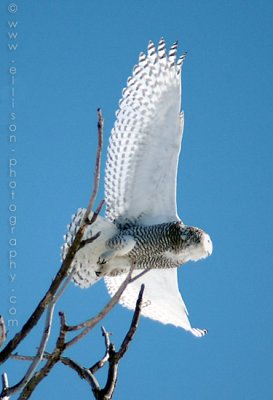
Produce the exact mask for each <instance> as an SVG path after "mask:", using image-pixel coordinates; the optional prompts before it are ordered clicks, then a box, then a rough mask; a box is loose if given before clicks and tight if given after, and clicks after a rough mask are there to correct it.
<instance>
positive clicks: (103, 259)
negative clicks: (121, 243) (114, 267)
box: [97, 257, 107, 265]
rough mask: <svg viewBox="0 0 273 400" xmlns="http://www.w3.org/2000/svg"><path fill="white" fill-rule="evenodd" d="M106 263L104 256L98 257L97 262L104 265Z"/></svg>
mask: <svg viewBox="0 0 273 400" xmlns="http://www.w3.org/2000/svg"><path fill="white" fill-rule="evenodd" d="M106 263H107V260H106V259H105V258H102V257H99V259H98V261H97V264H99V265H104V264H106Z"/></svg>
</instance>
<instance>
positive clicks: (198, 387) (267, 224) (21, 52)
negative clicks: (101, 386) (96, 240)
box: [0, 0, 273, 400]
mask: <svg viewBox="0 0 273 400" xmlns="http://www.w3.org/2000/svg"><path fill="white" fill-rule="evenodd" d="M10 3H11V2H10ZM10 3H9V2H8V1H2V2H1V5H0V8H1V13H0V15H1V16H0V29H1V41H0V47H1V54H2V57H1V60H0V68H1V73H0V84H1V117H0V118H1V120H0V123H1V137H0V138H1V146H0V152H1V155H0V171H1V172H0V179H1V187H2V188H4V190H2V192H1V193H2V195H1V196H2V201H1V204H0V216H1V221H2V230H1V231H2V234H1V238H0V246H1V253H0V257H1V258H0V262H1V269H0V274H1V280H0V287H1V294H2V295H1V314H3V315H4V317H5V318H6V319H8V318H10V316H11V314H10V313H16V318H17V319H18V321H19V324H20V326H21V325H22V324H23V323H24V321H25V319H26V318H27V317H28V316H29V314H30V312H31V311H32V310H33V308H34V305H36V303H37V301H38V300H39V299H40V298H41V296H42V295H43V293H44V292H45V290H46V289H47V287H48V286H49V284H50V282H51V280H52V278H53V277H54V275H55V273H56V272H57V270H58V268H59V265H60V261H59V258H60V255H59V253H60V250H59V249H60V246H61V244H62V236H63V234H64V233H65V230H66V225H67V224H68V223H69V221H70V217H71V215H72V214H73V212H74V211H75V210H76V209H77V208H78V207H81V206H83V207H84V206H85V205H86V204H87V201H88V198H89V194H90V190H91V187H92V178H93V165H94V156H95V150H96V109H97V107H101V108H102V110H103V114H104V117H105V145H106V144H107V140H108V137H109V134H110V131H111V127H112V125H113V122H114V113H115V111H116V109H117V106H118V100H119V98H120V96H121V90H122V88H123V87H124V86H125V83H126V79H127V77H128V76H129V75H130V73H131V70H132V67H133V65H134V64H135V63H136V62H137V59H138V54H139V53H140V51H145V50H146V47H147V44H148V41H149V39H152V40H154V41H155V42H158V40H159V39H160V37H161V36H164V38H165V39H166V42H167V44H168V46H170V45H171V44H172V42H174V41H175V40H179V43H180V52H181V53H182V52H183V51H185V50H186V51H188V55H187V59H186V61H185V64H184V67H183V109H184V111H185V131H184V139H183V148H182V154H181V159H180V165H179V176H178V209H179V214H180V216H181V218H182V219H183V220H184V222H185V223H187V224H190V225H195V226H200V227H202V228H204V229H205V230H206V231H207V232H209V233H210V235H211V237H212V239H213V243H214V253H213V255H212V257H210V258H209V259H207V260H205V261H202V262H200V263H197V264H188V265H186V266H184V267H183V268H182V269H180V271H179V283H180V288H181V291H182V294H183V297H184V299H185V302H186V304H187V307H188V309H189V312H190V320H191V322H192V324H193V326H200V327H206V328H208V329H209V334H208V335H207V336H206V337H205V338H203V339H200V340H198V339H196V338H194V337H192V336H191V335H190V334H187V333H186V332H184V331H182V330H180V329H176V328H173V327H171V326H162V325H160V324H158V323H156V322H153V321H149V320H147V319H144V318H143V319H142V320H141V323H140V326H139V329H138V332H137V334H136V337H135V340H134V342H133V343H132V346H131V347H130V349H129V352H128V354H127V355H126V357H125V358H124V360H122V362H121V365H120V370H119V380H118V385H117V389H116V395H115V397H114V398H116V399H119V400H125V399H130V400H136V399H140V398H142V399H160V400H167V399H170V398H173V399H180V398H181V399H191V400H195V399H199V398H200V397H202V398H203V399H205V400H206V399H208V400H214V399H219V398H221V399H222V400H227V399H248V400H250V399H251V400H254V399H255V400H256V399H257V400H258V399H266V400H267V399H271V398H272V396H273V384H272V371H273V368H272V336H273V307H272V280H273V272H272V256H273V254H272V253H273V252H272V229H271V227H272V201H273V198H272V197H273V196H272V194H273V193H272V192H273V190H272V144H273V98H272V97H273V96H272V85H273V52H272V48H273V28H272V18H273V3H272V2H271V1H266V0H264V1H258V0H255V1H251V2H247V1H242V0H240V1H212V0H208V1H206V2H203V1H183V0H181V1H176V0H173V1H169V2H162V1H138V2H132V1H128V2H125V1H121V0H116V1H115V2H106V1H101V2H100V3H99V2H95V1H87V0H84V1H80V2H78V1H75V0H66V1H64V0H62V1H53V0H49V1H47V2H43V1H41V0H36V1H34V0H28V1H27V2H23V1H22V0H18V1H16V2H14V3H15V4H16V5H17V6H18V10H17V12H16V13H14V14H12V13H10V12H9V11H8V5H9V4H10ZM11 20H13V21H17V23H18V25H17V26H16V28H14V29H10V28H9V26H8V21H11ZM11 31H13V32H17V34H18V36H17V37H16V38H15V39H10V38H9V36H8V32H11ZM9 43H10V44H11V43H14V44H16V43H17V45H18V47H17V49H16V50H15V51H12V50H10V49H9V48H8V44H9ZM12 60H14V63H13V64H12ZM14 65H15V66H16V74H15V81H14V82H13V84H14V89H15V92H14V93H13V97H14V98H15V110H14V111H15V112H16V119H15V120H13V121H11V116H10V113H11V111H12V110H11V98H12V92H11V90H12V81H11V74H10V72H9V68H10V67H11V66H14ZM12 123H14V125H16V137H17V142H16V146H14V147H13V146H10V145H9V144H8V137H9V126H10V124H12ZM12 148H14V151H12ZM104 150H106V149H104ZM104 155H105V151H104ZM10 159H16V161H17V164H16V167H15V169H16V191H15V198H14V199H13V201H12V200H11V189H10V187H9V183H10V181H11V178H10V177H9V168H8V163H9V160H10ZM104 160H105V157H104ZM99 197H100V198H102V197H103V188H102V187H101V190H100V194H99ZM11 203H12V204H16V212H15V214H16V226H15V230H14V232H13V234H12V233H11V229H10V225H9V223H8V218H9V217H10V216H11V215H13V214H12V212H11V211H9V206H10V204H11ZM15 237H16V251H17V257H16V271H15V273H16V278H15V279H14V282H11V281H10V277H9V273H10V271H9V259H8V254H9V250H10V249H11V246H10V245H9V244H8V242H9V240H10V239H11V238H15ZM11 295H13V296H16V303H13V304H11V302H10V296H11ZM12 300H13V301H15V298H13V299H12ZM107 300H108V296H107V293H106V290H105V288H104V287H103V285H102V284H100V283H99V284H98V285H97V286H94V287H93V288H91V289H90V290H86V291H82V290H80V289H78V288H76V287H74V286H73V285H71V287H70V288H69V289H68V290H67V292H66V293H65V295H64V297H63V298H62V300H61V302H60V304H58V306H57V310H63V311H65V312H66V315H67V318H68V321H69V322H71V323H74V322H77V321H79V320H82V319H84V318H85V317H88V316H90V315H93V314H94V313H95V312H96V311H98V310H99V309H100V308H101V307H102V305H103V304H105V302H106V301H107ZM12 307H13V309H12V310H11V308H12ZM131 316H132V314H131V313H130V312H129V311H127V310H124V309H122V308H121V307H119V306H118V307H116V309H115V310H114V311H113V313H112V314H111V315H109V316H108V317H107V318H106V320H105V321H104V325H105V327H106V328H107V329H108V330H109V331H111V332H112V333H113V335H112V339H113V341H114V342H115V343H116V345H119V344H120V342H121V340H122V338H123V336H124V334H125V332H126V330H127V328H128V325H129V323H130V318H131ZM57 326H58V324H57V322H56V328H57ZM41 329H42V326H39V327H38V329H37V331H36V332H35V333H33V334H32V335H31V338H30V340H29V341H28V342H25V343H23V344H22V346H21V347H20V348H19V351H20V352H22V353H27V352H29V351H31V349H34V348H35V347H36V346H37V344H38V340H39V335H40V331H41ZM15 332H16V329H15V328H14V327H13V328H12V327H10V329H9V337H11V336H12V335H13V334H15ZM54 332H56V330H55V326H54ZM53 345H54V338H53V339H52V341H51V343H50V347H52V346H53ZM103 351H104V348H103V341H102V337H101V333H100V329H99V327H97V329H95V330H94V331H93V332H92V333H91V334H90V335H89V336H88V338H86V340H85V341H84V342H82V343H80V344H79V345H78V346H77V348H74V349H72V350H71V352H69V353H68V354H70V355H71V356H73V357H74V358H75V359H76V360H77V361H79V362H80V363H82V364H84V365H86V366H88V365H91V364H92V363H93V362H95V361H96V360H97V358H98V357H99V356H100V355H101V354H102V353H103ZM25 367H26V365H24V364H22V363H19V362H18V363H16V364H14V363H13V364H12V365H11V364H9V365H8V372H9V376H10V382H11V383H15V382H16V379H17V378H19V376H20V373H21V372H22V370H23V368H25ZM11 371H12V372H11ZM100 378H101V379H103V374H102V375H100ZM68 380H69V384H70V386H69V392H67V390H68V389H67V385H66V384H65V382H67V381H68ZM64 395H65V396H66V398H67V399H74V398H90V394H89V388H88V386H87V384H86V383H85V382H83V381H80V380H79V379H78V377H77V376H76V375H75V374H74V372H72V371H70V370H68V369H65V368H64V367H62V366H60V367H57V368H56V369H55V370H54V371H53V373H52V374H51V375H50V376H49V377H48V378H47V379H46V380H45V381H44V382H43V383H42V384H41V386H40V387H39V389H38V390H37V392H35V394H34V395H33V397H32V398H33V399H34V400H38V399H39V400H40V399H42V398H49V397H50V398H51V399H53V400H55V399H59V398H62V397H63V396H64Z"/></svg>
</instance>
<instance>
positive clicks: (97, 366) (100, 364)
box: [89, 326, 110, 374]
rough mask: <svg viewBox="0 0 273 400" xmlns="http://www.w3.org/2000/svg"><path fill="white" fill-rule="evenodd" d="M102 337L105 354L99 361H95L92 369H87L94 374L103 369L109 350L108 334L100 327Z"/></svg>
mask: <svg viewBox="0 0 273 400" xmlns="http://www.w3.org/2000/svg"><path fill="white" fill-rule="evenodd" d="M101 330H102V336H104V343H105V354H104V356H103V357H102V359H101V360H99V361H97V362H96V363H95V364H94V365H92V367H90V368H89V371H91V372H92V374H94V373H95V372H97V371H98V370H99V369H100V368H102V367H104V365H105V364H106V363H107V361H108V360H109V348H110V333H109V332H107V331H106V329H105V328H104V327H103V326H102V328H101Z"/></svg>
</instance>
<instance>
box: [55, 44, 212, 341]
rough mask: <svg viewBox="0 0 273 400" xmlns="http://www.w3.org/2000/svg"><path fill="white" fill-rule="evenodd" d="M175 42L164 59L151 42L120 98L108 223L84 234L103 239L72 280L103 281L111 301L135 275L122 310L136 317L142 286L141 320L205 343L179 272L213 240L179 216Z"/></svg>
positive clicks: (82, 253) (81, 259) (81, 254)
mask: <svg viewBox="0 0 273 400" xmlns="http://www.w3.org/2000/svg"><path fill="white" fill-rule="evenodd" d="M176 52H177V42H176V43H174V44H173V45H172V47H171V48H170V51H169V53H168V54H167V52H166V47H165V41H164V39H161V40H160V42H159V45H158V49H157V50H156V48H155V46H154V44H153V43H152V42H149V45H148V54H147V56H146V55H144V54H143V53H141V54H140V57H139V63H138V64H137V65H136V66H135V67H134V70H133V74H132V77H130V78H129V79H128V81H127V87H126V88H125V89H124V90H123V95H122V99H121V100H120V103H119V110H118V112H117V114H116V117H117V118H116V122H115V125H114V128H113V129H112V133H111V137H110V142H109V146H108V153H107V162H106V171H105V202H106V217H105V218H102V217H98V219H97V220H96V222H95V224H94V225H91V226H90V228H87V230H86V231H85V234H84V237H83V240H85V239H88V238H90V237H91V236H92V235H94V234H96V233H97V232H101V234H100V236H99V238H98V239H97V240H96V241H94V242H93V243H90V244H86V245H85V246H83V247H82V248H81V249H80V250H79V251H78V252H77V254H76V256H75V259H74V262H73V266H74V267H75V274H74V276H73V279H74V281H75V283H76V284H78V285H79V286H80V287H83V288H84V287H89V286H90V285H92V284H93V283H95V282H96V281H98V280H99V279H101V278H102V277H103V278H104V280H105V283H106V287H107V289H108V291H109V293H110V295H111V296H113V295H114V294H115V292H116V291H117V290H118V288H119V286H120V285H121V283H122V282H123V280H124V279H125V276H126V275H125V274H126V273H127V272H128V270H129V268H130V266H131V265H132V263H133V264H134V265H135V270H134V272H133V275H134V276H135V275H137V274H139V273H140V272H141V271H144V270H147V269H148V272H147V273H146V274H144V275H143V276H142V277H141V278H139V279H137V280H135V281H134V282H132V283H130V284H129V285H128V287H127V288H126V290H125V291H124V293H123V295H122V297H121V299H120V303H121V304H122V305H123V306H125V307H127V308H129V309H134V307H135V303H136V299H137V297H138V293H139V290H140V286H141V284H142V283H144V284H145V291H144V299H143V301H144V307H143V309H142V314H143V315H144V316H146V317H148V318H151V319H154V320H157V321H159V322H161V323H163V324H172V325H175V326H177V327H182V328H184V329H185V330H187V331H190V332H192V333H193V334H194V335H195V336H203V335H204V334H205V333H206V332H207V330H206V329H197V328H192V327H191V324H190V322H189V319H188V312H187V309H186V306H185V304H184V301H183V299H182V297H181V294H180V292H179V288H178V281H177V268H178V267H179V266H180V265H183V264H185V263H186V262H187V261H190V260H193V261H197V260H199V259H202V258H205V257H207V256H208V255H210V254H211V253H212V242H211V240H210V237H209V235H208V234H206V233H205V232H204V231H202V230H201V229H199V228H195V227H189V226H186V225H184V224H183V222H182V221H181V219H180V218H179V217H178V215H177V207H176V180H177V168H178V158H179V153H180V148H181V140H182V133H183V122H184V114H183V113H182V112H181V111H180V110H181V70H182V64H183V61H184V59H185V54H183V55H182V56H181V57H180V58H179V59H178V60H176ZM84 212H85V210H84V209H79V210H78V212H77V213H76V215H75V216H74V217H73V220H72V223H71V225H70V227H69V231H68V233H67V235H66V237H65V239H66V243H65V245H64V246H63V257H64V256H65V254H66V252H67V248H68V247H69V246H70V244H71V242H72V240H73V238H74V236H75V234H76V232H77V230H78V228H79V226H80V223H81V221H82V218H83V215H84Z"/></svg>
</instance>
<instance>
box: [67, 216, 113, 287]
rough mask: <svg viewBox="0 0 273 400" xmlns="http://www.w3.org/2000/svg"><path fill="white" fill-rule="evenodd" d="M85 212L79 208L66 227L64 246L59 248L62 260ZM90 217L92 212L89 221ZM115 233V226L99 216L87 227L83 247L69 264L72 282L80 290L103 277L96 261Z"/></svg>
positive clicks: (100, 267) (101, 269)
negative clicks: (89, 240)
mask: <svg viewBox="0 0 273 400" xmlns="http://www.w3.org/2000/svg"><path fill="white" fill-rule="evenodd" d="M85 211H86V209H85V208H79V209H78V210H77V212H76V213H75V214H74V215H73V216H72V220H71V223H70V225H68V227H67V228H68V230H67V233H66V235H65V236H64V245H63V246H62V248H61V257H62V260H64V258H65V256H66V254H67V251H68V249H69V247H70V246H71V244H72V243H73V240H74V239H75V236H76V233H77V232H78V230H79V227H80V226H81V223H82V220H83V217H84V214H85ZM92 216H93V212H91V213H90V215H89V219H91V218H92ZM116 232H117V228H116V226H115V225H114V224H113V223H111V222H110V221H107V220H106V219H105V218H102V217H101V216H98V217H97V219H96V221H95V222H94V224H92V225H90V226H87V228H86V229H85V232H84V235H83V238H82V243H83V244H84V245H83V246H82V247H81V248H80V249H79V250H78V251H77V253H76V255H75V257H74V260H73V262H72V264H71V269H72V268H73V269H74V270H75V272H74V275H73V281H74V283H75V284H76V285H78V286H80V287H81V288H82V289H84V288H88V287H89V286H91V285H93V284H94V283H96V282H98V281H99V280H100V279H101V278H102V277H103V276H104V274H103V268H102V266H101V265H100V264H99V263H98V260H99V257H100V255H101V254H102V253H104V252H105V251H106V247H105V242H106V241H107V240H108V239H109V238H111V237H113V236H114V235H115V234H116ZM94 236H98V237H97V238H96V239H95V240H94V241H92V242H91V243H88V239H91V238H93V237H94ZM71 269H70V271H71Z"/></svg>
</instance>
